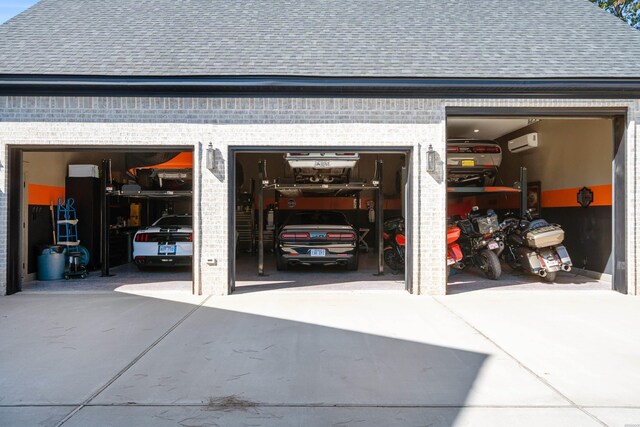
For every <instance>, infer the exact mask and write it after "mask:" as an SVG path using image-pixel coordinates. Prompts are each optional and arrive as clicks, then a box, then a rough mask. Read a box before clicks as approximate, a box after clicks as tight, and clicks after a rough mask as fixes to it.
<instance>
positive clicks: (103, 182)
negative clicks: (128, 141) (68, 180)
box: [100, 159, 193, 277]
mask: <svg viewBox="0 0 640 427" xmlns="http://www.w3.org/2000/svg"><path fill="white" fill-rule="evenodd" d="M100 177H101V178H100V191H101V194H102V201H101V215H100V217H101V221H100V223H101V224H100V227H101V228H100V229H101V231H102V233H101V236H100V241H101V249H102V250H101V251H100V264H101V266H102V271H101V277H111V276H113V274H111V273H109V197H126V198H129V199H159V198H162V199H167V198H178V197H193V192H192V191H190V190H185V191H158V190H150V191H148V190H138V191H127V190H124V191H123V190H115V189H114V187H113V181H112V178H111V159H104V160H102V170H101V175H100ZM148 208H149V206H148V205H147V217H148V216H149V213H148Z"/></svg>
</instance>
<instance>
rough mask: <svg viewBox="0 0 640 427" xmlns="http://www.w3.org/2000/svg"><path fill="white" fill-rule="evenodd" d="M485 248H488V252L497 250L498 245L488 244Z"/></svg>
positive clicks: (494, 243)
mask: <svg viewBox="0 0 640 427" xmlns="http://www.w3.org/2000/svg"><path fill="white" fill-rule="evenodd" d="M487 247H488V248H489V249H490V250H494V249H498V244H497V243H496V242H489V243H488V244H487Z"/></svg>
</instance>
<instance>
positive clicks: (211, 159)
mask: <svg viewBox="0 0 640 427" xmlns="http://www.w3.org/2000/svg"><path fill="white" fill-rule="evenodd" d="M206 156H207V157H206V164H207V169H209V170H210V171H212V170H213V169H214V168H215V165H216V152H215V150H214V149H213V144H212V143H211V142H210V143H209V147H207V152H206Z"/></svg>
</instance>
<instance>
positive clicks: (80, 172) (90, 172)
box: [69, 165, 100, 178]
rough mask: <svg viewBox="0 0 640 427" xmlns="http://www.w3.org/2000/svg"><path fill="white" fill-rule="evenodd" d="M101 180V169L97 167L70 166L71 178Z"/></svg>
mask: <svg viewBox="0 0 640 427" xmlns="http://www.w3.org/2000/svg"><path fill="white" fill-rule="evenodd" d="M87 176H90V177H92V178H100V168H99V167H98V166H96V165H69V177H87Z"/></svg>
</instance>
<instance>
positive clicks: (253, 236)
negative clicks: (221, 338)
mask: <svg viewBox="0 0 640 427" xmlns="http://www.w3.org/2000/svg"><path fill="white" fill-rule="evenodd" d="M409 158H410V157H409V155H408V152H406V151H401V150H395V151H394V150H388V151H378V152H372V151H367V150H354V149H351V148H350V149H349V150H348V151H347V150H344V149H341V150H336V149H332V150H327V149H323V150H322V151H320V150H317V149H309V148H305V150H304V151H301V149H300V148H297V149H291V150H287V151H285V150H280V151H262V152H260V151H236V152H235V163H234V166H235V190H234V193H235V194H234V197H233V199H234V200H235V204H234V208H233V210H234V228H235V230H234V235H233V238H234V240H233V242H232V244H231V247H233V253H234V254H235V261H234V265H233V268H232V271H235V273H234V275H233V278H234V280H233V283H232V289H231V290H232V291H235V292H250V291H260V290H273V289H279V290H349V291H357V290H405V289H407V286H408V285H407V282H406V280H405V275H406V272H407V270H408V269H409V268H410V266H409V265H407V259H408V258H409V257H407V256H405V254H406V253H407V251H408V250H410V249H409V248H408V247H407V240H408V239H407V233H410V230H408V227H407V226H406V222H407V221H405V219H406V218H407V216H408V215H409V214H410V211H409V210H408V209H407V204H406V195H407V188H408V183H407V179H406V177H407V171H408V168H409V166H410V165H409V164H408V159H409Z"/></svg>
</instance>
